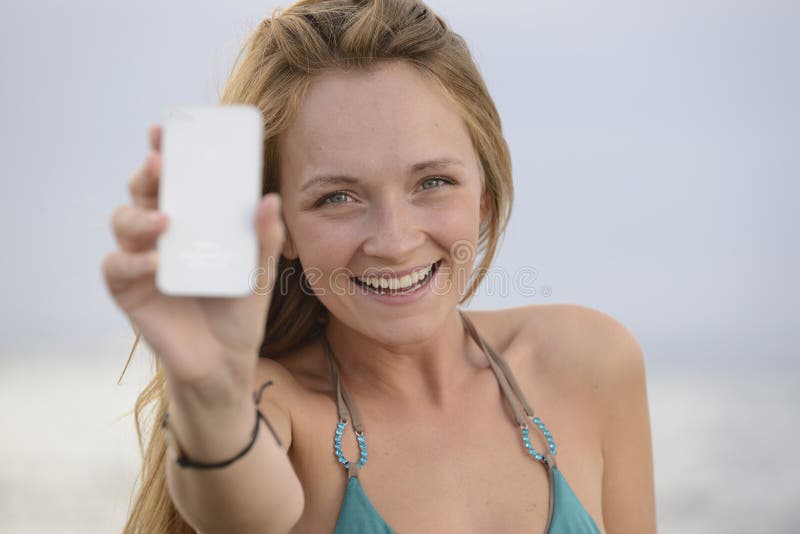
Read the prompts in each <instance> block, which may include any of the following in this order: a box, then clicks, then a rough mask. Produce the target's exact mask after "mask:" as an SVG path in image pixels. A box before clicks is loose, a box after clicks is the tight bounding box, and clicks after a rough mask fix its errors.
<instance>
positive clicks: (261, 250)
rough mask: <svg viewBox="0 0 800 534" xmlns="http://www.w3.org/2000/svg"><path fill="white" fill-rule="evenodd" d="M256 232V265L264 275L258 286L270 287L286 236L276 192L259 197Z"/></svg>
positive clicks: (278, 196) (279, 201) (279, 200)
mask: <svg viewBox="0 0 800 534" xmlns="http://www.w3.org/2000/svg"><path fill="white" fill-rule="evenodd" d="M256 232H257V234H258V267H259V268H260V269H261V272H262V273H264V276H265V278H262V279H261V280H260V281H259V282H260V283H259V286H261V287H262V288H266V289H271V288H272V285H273V283H274V280H275V275H276V273H277V271H278V260H279V259H280V252H281V249H282V248H283V240H284V239H285V236H286V228H285V226H284V224H283V219H282V218H281V197H280V195H279V194H278V193H269V194H267V195H264V198H262V199H261V202H260V204H259V205H258V210H257V212H256Z"/></svg>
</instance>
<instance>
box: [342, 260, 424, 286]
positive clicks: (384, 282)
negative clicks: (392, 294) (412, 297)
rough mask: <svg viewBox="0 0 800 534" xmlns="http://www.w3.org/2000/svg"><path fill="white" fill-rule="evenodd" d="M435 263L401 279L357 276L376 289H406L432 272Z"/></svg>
mask: <svg viewBox="0 0 800 534" xmlns="http://www.w3.org/2000/svg"><path fill="white" fill-rule="evenodd" d="M432 268H433V265H429V266H428V267H426V268H425V269H422V270H420V271H415V272H413V273H411V274H407V275H405V276H402V277H401V278H400V279H397V278H389V279H387V278H377V277H367V278H358V277H356V278H357V280H359V281H360V282H362V283H363V284H365V285H368V286H370V287H374V288H375V289H391V290H398V289H406V288H409V287H412V286H414V285H416V284H417V283H418V282H419V281H420V280H423V279H424V278H425V277H426V276H428V274H430V272H431V269H432Z"/></svg>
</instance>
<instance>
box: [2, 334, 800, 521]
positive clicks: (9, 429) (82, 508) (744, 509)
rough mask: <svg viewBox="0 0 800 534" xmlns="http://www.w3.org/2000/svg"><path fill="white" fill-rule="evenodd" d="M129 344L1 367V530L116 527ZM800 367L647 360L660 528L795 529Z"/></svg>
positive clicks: (145, 362) (127, 432)
mask: <svg viewBox="0 0 800 534" xmlns="http://www.w3.org/2000/svg"><path fill="white" fill-rule="evenodd" d="M128 349H129V345H128V344H127V342H125V343H117V344H110V345H108V346H107V347H106V348H98V347H91V348H90V349H88V350H87V353H85V354H82V353H79V352H76V353H74V354H69V355H67V354H63V355H59V356H58V357H56V356H54V355H52V354H30V355H13V356H4V357H3V358H2V360H0V428H1V429H2V438H1V439H0V458H2V460H3V461H2V464H0V532H2V533H4V534H27V533H45V532H47V533H55V532H58V533H63V534H68V533H76V534H77V533H81V534H93V533H104V534H105V533H111V532H120V531H121V529H122V526H123V523H124V519H125V517H126V514H127V510H128V506H129V503H130V497H131V491H132V489H133V485H134V482H135V480H136V477H137V475H138V469H139V465H140V463H139V462H140V456H139V450H138V445H137V443H136V436H135V431H134V426H133V417H132V415H128V416H125V413H126V412H127V411H129V410H131V409H132V407H133V402H134V400H135V398H136V396H137V395H138V393H139V391H140V390H141V389H142V387H144V385H145V384H146V383H147V381H148V378H149V376H150V373H151V372H152V369H151V356H150V354H149V352H148V351H146V350H145V349H140V350H139V351H138V352H137V354H136V356H135V357H134V361H133V363H132V364H131V366H130V368H129V369H128V372H127V373H126V376H125V379H124V380H123V382H122V385H117V378H118V377H119V375H120V372H121V370H122V367H123V365H124V362H125V358H126V356H127V350H128ZM798 371H800V365H798V366H797V367H794V366H793V365H790V364H784V365H781V366H779V367H774V368H770V367H769V366H760V367H756V366H743V365H704V366H702V368H699V366H696V365H693V364H691V363H688V362H682V363H669V364H667V363H665V362H657V363H655V364H652V365H651V364H648V389H649V401H650V410H651V419H652V428H653V445H654V457H655V476H656V501H657V514H658V525H659V532H661V533H680V534H695V533H696V534H701V533H702V534H714V533H725V534H737V533H742V534H745V533H755V532H758V533H760V532H770V533H774V534H780V533H787V534H789V533H797V532H800V519H798V517H797V514H798V512H797V511H798V509H800V484H799V483H798V480H800V463H799V462H798V461H797V453H796V452H795V450H796V443H797V441H798V438H800V431H798V426H797V423H798V418H797V412H798V406H800V387H798V386H800V380H798V376H800V373H799V372H798Z"/></svg>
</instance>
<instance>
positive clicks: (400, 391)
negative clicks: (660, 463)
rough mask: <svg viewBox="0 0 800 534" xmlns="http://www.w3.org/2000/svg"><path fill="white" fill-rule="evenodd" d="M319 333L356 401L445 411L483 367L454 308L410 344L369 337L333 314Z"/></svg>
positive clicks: (476, 349) (479, 355)
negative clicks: (432, 329) (424, 336)
mask: <svg viewBox="0 0 800 534" xmlns="http://www.w3.org/2000/svg"><path fill="white" fill-rule="evenodd" d="M325 331H326V335H327V337H328V341H329V343H330V345H331V348H332V349H333V353H334V357H335V358H336V363H337V365H338V367H339V372H340V374H341V380H342V381H343V384H344V387H345V389H347V390H348V392H350V394H351V395H354V396H355V397H359V398H362V399H363V398H369V399H374V400H376V401H379V402H381V403H385V402H388V403H392V404H393V405H396V406H414V407H421V406H425V407H426V408H428V409H429V408H431V407H433V408H435V409H439V410H446V409H448V408H450V407H451V406H452V405H453V404H454V403H457V402H458V400H457V399H459V398H460V397H462V396H463V393H464V389H465V387H466V386H467V385H468V383H469V381H470V379H472V378H473V377H475V375H476V373H477V371H478V370H479V369H481V368H484V367H486V362H485V356H483V354H482V352H480V349H479V348H477V346H476V345H475V344H474V343H472V340H471V338H469V335H468V334H467V332H466V331H465V330H464V326H463V323H462V319H461V316H460V315H459V312H458V310H457V309H453V310H452V312H451V313H449V314H448V315H447V317H446V318H445V320H444V321H443V322H442V324H441V325H440V326H439V328H438V329H436V331H435V332H434V333H433V335H431V336H429V337H428V338H427V339H421V340H414V342H410V343H404V344H392V343H386V342H384V341H382V340H380V339H373V338H372V337H369V336H366V335H364V334H363V333H361V332H359V331H356V330H353V329H352V328H350V327H348V326H347V325H345V324H344V323H342V322H340V321H338V320H337V319H336V318H335V317H333V316H331V317H330V322H329V323H328V325H327V327H326V330H325ZM395 403H397V404H395Z"/></svg>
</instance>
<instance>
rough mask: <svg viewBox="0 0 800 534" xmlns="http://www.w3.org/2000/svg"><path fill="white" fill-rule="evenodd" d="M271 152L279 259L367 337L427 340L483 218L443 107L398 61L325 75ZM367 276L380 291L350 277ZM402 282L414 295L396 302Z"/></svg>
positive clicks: (466, 150)
mask: <svg viewBox="0 0 800 534" xmlns="http://www.w3.org/2000/svg"><path fill="white" fill-rule="evenodd" d="M278 150H279V154H280V177H281V195H282V198H283V209H284V217H285V220H286V225H287V230H288V236H287V244H286V246H285V248H284V254H285V255H286V256H287V257H289V258H295V257H298V256H299V258H300V261H301V263H302V265H303V270H304V272H305V273H306V277H307V278H308V280H309V284H310V285H311V287H312V288H313V290H314V292H315V294H316V295H317V297H318V298H319V299H320V300H321V301H322V303H323V304H324V305H325V307H326V308H327V309H328V310H329V311H330V313H331V314H332V315H333V316H335V317H336V318H337V319H338V320H340V321H342V322H343V323H345V324H346V325H347V326H349V327H350V328H352V329H354V330H357V331H358V332H360V333H362V334H364V335H366V336H369V337H370V338H372V339H376V340H379V341H380V342H383V343H387V344H396V345H403V344H412V343H417V342H422V341H424V340H426V339H429V338H430V336H432V335H433V334H434V333H435V332H436V331H437V329H438V328H439V327H440V326H441V324H442V322H443V321H444V319H445V318H446V316H447V315H448V314H449V313H450V312H452V310H453V308H454V307H455V306H456V305H457V304H458V301H459V297H460V296H461V294H463V291H464V288H465V287H466V281H467V280H468V276H469V274H470V272H471V270H472V264H473V261H474V259H475V258H474V256H475V252H474V251H475V244H476V242H477V238H478V227H479V223H480V219H481V190H482V179H481V171H480V167H479V163H478V158H477V154H476V153H475V150H474V148H473V145H472V142H471V140H470V136H469V133H468V131H467V128H466V125H465V124H464V122H463V121H462V119H461V117H460V116H459V114H458V112H457V111H456V109H455V107H454V106H453V104H451V103H450V101H449V100H447V98H446V97H445V96H444V95H443V94H441V92H439V91H438V90H437V89H436V88H435V87H434V86H433V85H432V84H431V82H429V81H428V80H426V79H425V78H424V77H423V75H422V74H421V73H420V72H418V71H417V70H416V69H415V67H413V66H412V65H410V64H408V63H405V62H402V61H395V62H390V63H385V64H382V65H381V66H379V67H377V68H375V69H374V70H371V71H369V72H355V73H354V72H350V73H347V72H343V71H337V72H332V73H326V74H325V75H323V76H321V77H319V78H317V79H316V80H315V81H314V82H313V84H312V85H311V87H310V89H309V91H308V93H307V95H306V97H305V100H304V102H303V105H302V107H301V109H300V111H299V114H298V116H297V117H296V119H295V121H294V122H293V123H292V125H291V126H290V127H289V129H288V130H287V131H286V132H284V133H283V135H281V136H280V137H279V139H278ZM432 265H435V267H434V269H433V270H432V274H429V275H428V276H427V277H426V278H424V279H421V280H417V277H413V278H410V279H408V278H406V279H404V278H403V276H401V275H402V274H403V273H405V272H407V271H409V270H413V271H416V272H419V271H421V273H419V274H420V276H421V275H422V274H425V272H426V269H427V268H428V267H430V266H432ZM368 275H373V280H374V279H375V278H378V279H380V278H384V279H386V278H387V277H388V278H390V279H392V281H390V280H386V284H387V285H389V286H390V287H387V288H385V289H384V288H382V289H379V290H378V289H376V290H374V291H373V290H370V289H368V288H367V287H365V286H363V285H361V284H360V283H359V281H358V280H356V279H355V278H354V277H360V278H361V279H367V278H369V276H368ZM395 275H398V276H395ZM394 280H396V281H397V282H398V285H399V286H400V289H397V290H395V291H392V290H391V286H392V285H393V283H394ZM404 282H405V284H409V283H410V284H411V285H412V288H413V287H415V286H421V287H419V288H418V289H416V290H413V289H412V290H411V292H410V293H407V294H406V295H404V296H401V297H398V296H394V295H393V293H396V292H398V291H401V290H402V285H403V283H404ZM377 292H384V294H383V295H378V294H377Z"/></svg>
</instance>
